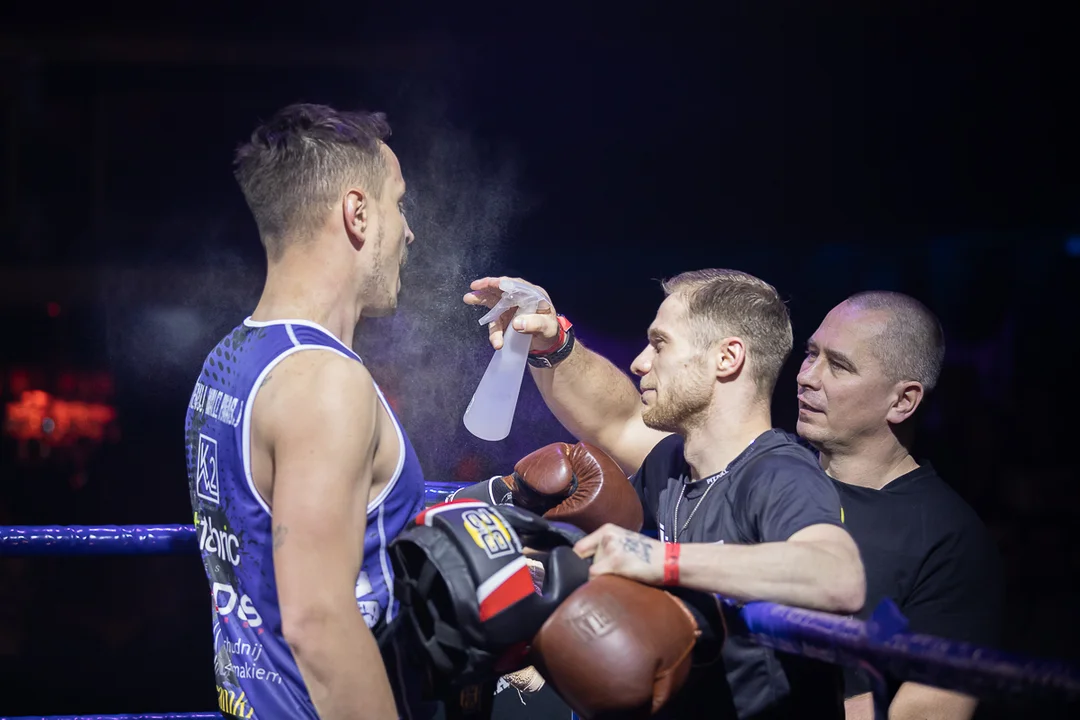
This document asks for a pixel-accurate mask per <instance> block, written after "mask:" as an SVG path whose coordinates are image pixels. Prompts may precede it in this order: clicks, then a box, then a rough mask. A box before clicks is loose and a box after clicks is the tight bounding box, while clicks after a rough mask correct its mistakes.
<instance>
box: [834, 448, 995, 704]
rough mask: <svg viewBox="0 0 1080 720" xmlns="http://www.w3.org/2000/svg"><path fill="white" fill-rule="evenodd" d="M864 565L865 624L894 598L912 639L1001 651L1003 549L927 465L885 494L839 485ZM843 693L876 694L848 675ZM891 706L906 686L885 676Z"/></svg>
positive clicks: (891, 485)
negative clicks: (947, 640) (883, 603)
mask: <svg viewBox="0 0 1080 720" xmlns="http://www.w3.org/2000/svg"><path fill="white" fill-rule="evenodd" d="M833 483H834V484H835V486H836V489H837V491H838V492H839V493H840V498H841V500H842V501H843V506H844V524H845V525H846V526H847V529H848V531H849V532H850V533H851V535H852V537H854V538H855V543H856V544H857V545H858V546H859V551H860V552H861V553H862V558H863V564H864V565H865V566H866V604H865V605H864V606H863V610H862V612H860V613H859V614H858V617H859V618H861V619H866V618H868V617H869V616H870V614H871V613H873V611H874V609H875V608H876V607H877V606H878V603H880V602H881V601H882V600H883V599H884V598H891V599H892V600H893V602H895V603H896V604H897V606H898V607H899V608H900V611H901V612H902V613H903V614H904V616H905V617H906V618H907V619H908V621H909V627H908V630H909V631H910V632H914V633H924V634H927V635H937V636H938V637H944V638H950V639H953V640H962V641H965V642H972V643H976V644H980V645H988V646H991V647H994V646H997V645H998V644H999V642H1000V632H1001V623H1002V613H1003V608H1004V577H1003V573H1002V567H1001V561H1000V555H999V553H998V548H997V545H996V543H995V542H994V539H993V537H991V535H990V532H989V531H988V530H987V528H986V526H985V525H983V523H982V521H981V520H980V519H979V517H978V515H976V513H975V511H974V510H972V508H971V507H970V506H969V505H968V504H967V503H966V502H964V500H963V499H962V498H961V497H960V496H959V495H958V494H957V493H956V492H955V491H954V490H953V489H952V488H950V487H949V486H948V485H947V484H946V483H945V481H943V480H942V479H941V478H940V477H938V474H937V473H936V472H935V471H934V468H933V467H931V466H930V465H927V464H924V465H922V466H921V467H919V468H918V469H916V470H913V471H911V472H909V473H907V474H906V475H902V476H900V477H898V478H897V479H895V480H893V481H892V482H890V483H889V484H888V485H886V486H885V487H883V488H882V489H880V490H875V489H873V488H865V487H860V486H857V485H847V484H845V483H842V482H839V481H835V480H834V481H833ZM844 679H845V695H846V696H848V697H850V696H852V695H858V694H861V693H864V692H870V684H869V680H868V679H867V677H866V676H865V675H864V674H863V673H862V672H861V671H856V670H846V671H845V677H844ZM887 682H888V685H889V700H890V701H891V699H892V696H893V695H895V694H896V691H897V689H898V688H899V686H900V683H899V682H898V681H896V680H895V679H891V678H887Z"/></svg>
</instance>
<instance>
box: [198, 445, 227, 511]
mask: <svg viewBox="0 0 1080 720" xmlns="http://www.w3.org/2000/svg"><path fill="white" fill-rule="evenodd" d="M198 460H199V464H198V470H197V482H196V484H195V493H196V494H197V495H198V496H199V497H201V498H202V499H203V500H208V501H210V502H212V503H214V504H215V505H218V504H220V502H221V498H220V491H219V486H218V461H217V440H215V439H214V438H212V437H207V436H206V435H203V434H202V433H199V458H198Z"/></svg>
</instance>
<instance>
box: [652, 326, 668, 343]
mask: <svg viewBox="0 0 1080 720" xmlns="http://www.w3.org/2000/svg"><path fill="white" fill-rule="evenodd" d="M648 336H649V340H652V341H654V342H655V341H657V340H668V339H669V338H668V335H667V333H665V332H664V331H663V330H661V329H660V328H657V327H650V328H649V332H648Z"/></svg>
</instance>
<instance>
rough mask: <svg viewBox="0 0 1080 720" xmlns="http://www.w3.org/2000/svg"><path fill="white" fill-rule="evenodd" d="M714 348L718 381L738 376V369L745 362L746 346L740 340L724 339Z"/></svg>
mask: <svg viewBox="0 0 1080 720" xmlns="http://www.w3.org/2000/svg"><path fill="white" fill-rule="evenodd" d="M714 348H715V349H714V350H713V357H714V358H715V359H716V377H717V378H718V379H720V380H729V379H731V378H734V377H735V376H736V375H738V373H739V370H740V368H742V366H743V364H744V363H745V362H746V345H745V344H744V343H743V341H742V338H737V337H728V338H724V339H723V340H721V341H720V342H718V343H717V344H716V345H715V346H714Z"/></svg>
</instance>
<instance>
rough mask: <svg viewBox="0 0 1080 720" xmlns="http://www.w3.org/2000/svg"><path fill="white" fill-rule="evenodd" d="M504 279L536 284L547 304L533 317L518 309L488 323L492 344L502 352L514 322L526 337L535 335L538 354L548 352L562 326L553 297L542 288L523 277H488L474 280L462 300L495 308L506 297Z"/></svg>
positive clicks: (542, 305)
mask: <svg viewBox="0 0 1080 720" xmlns="http://www.w3.org/2000/svg"><path fill="white" fill-rule="evenodd" d="M504 279H513V280H515V281H517V282H522V283H526V284H528V285H532V287H534V288H536V289H537V290H539V291H540V293H541V294H543V296H544V297H545V298H547V301H546V302H541V303H540V304H539V305H538V306H537V308H536V312H535V313H532V314H529V315H518V314H517V312H518V308H511V309H509V310H507V311H506V312H504V313H503V314H502V315H501V316H500V317H497V318H495V320H493V321H491V322H490V323H488V341H489V342H490V343H491V347H492V348H494V349H495V350H499V349H500V348H502V346H503V333H505V332H506V328H507V327H508V326H509V324H510V323H511V322H513V323H514V329H515V330H517V331H518V332H520V333H523V334H525V335H532V349H533V350H537V351H542V350H547V349H548V348H550V347H551V346H552V344H554V343H555V341H556V339H557V338H558V336H559V323H558V320H557V319H556V315H555V307H554V306H553V305H552V304H551V296H550V295H548V293H547V291H546V290H544V288H542V287H540V286H539V285H533V284H532V283H529V282H528V281H527V280H522V279H521V278H504V277H485V278H480V279H479V280H473V281H472V283H471V284H470V285H469V288H470V290H469V292H467V293H465V296H464V297H463V298H462V300H464V301H465V304H466V305H481V306H483V307H486V308H493V307H495V304H496V303H497V302H499V298H501V297H502V290H501V289H500V288H499V282H500V281H502V280H504Z"/></svg>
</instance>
